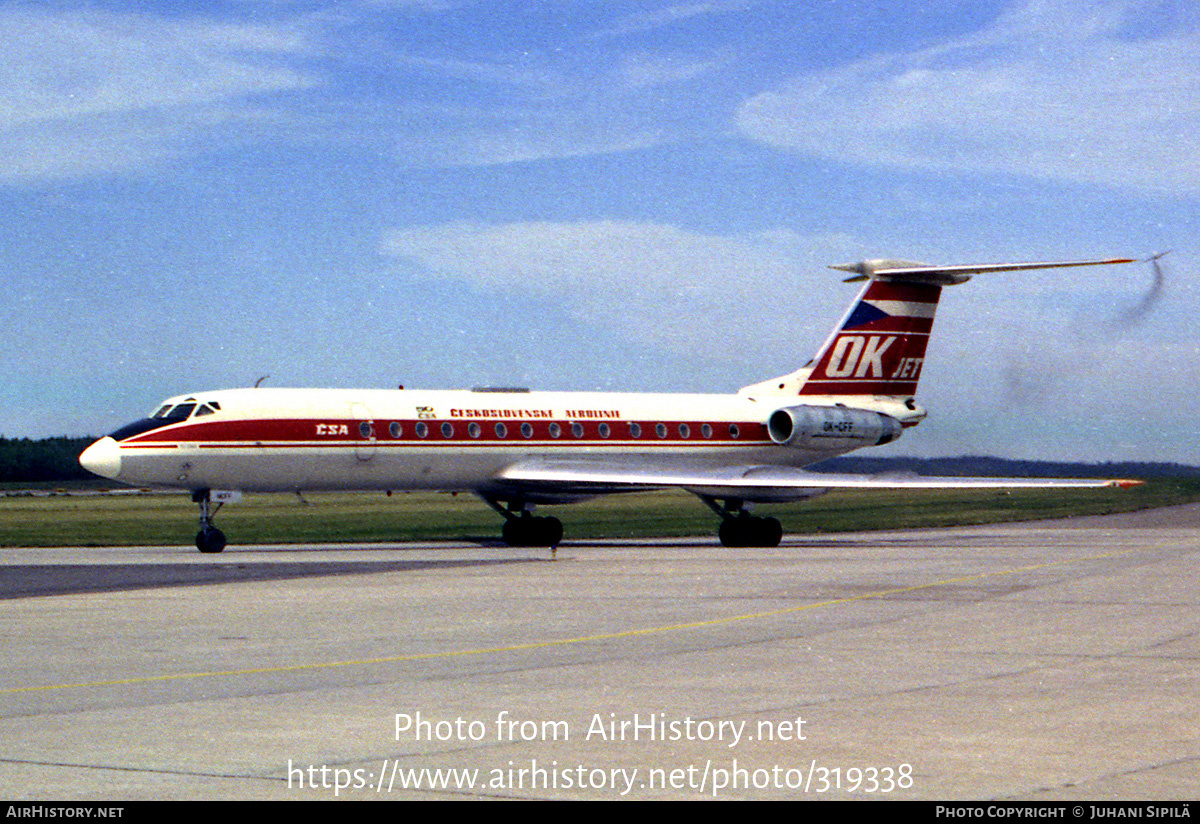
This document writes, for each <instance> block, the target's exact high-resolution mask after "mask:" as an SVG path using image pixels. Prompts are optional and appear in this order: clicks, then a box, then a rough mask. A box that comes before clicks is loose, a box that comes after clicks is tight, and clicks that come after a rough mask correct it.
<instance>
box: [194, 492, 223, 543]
mask: <svg viewBox="0 0 1200 824" xmlns="http://www.w3.org/2000/svg"><path fill="white" fill-rule="evenodd" d="M192 501H193V502H195V503H198V504H200V531H199V532H197V533H196V549H198V550H200V551H201V552H205V553H211V552H220V551H221V550H223V549H224V548H225V533H224V532H222V531H221V530H219V529H217V528H216V527H215V526H213V517H214V516H215V515H216V514H217V510H219V509H220V508H221V506H222V502H221V501H218V502H217V504H216V506H213V504H212V498H211V496H210V494H209V490H207V489H197V490H196V491H195V492H193V493H192Z"/></svg>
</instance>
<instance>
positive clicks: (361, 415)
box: [350, 403, 376, 463]
mask: <svg viewBox="0 0 1200 824" xmlns="http://www.w3.org/2000/svg"><path fill="white" fill-rule="evenodd" d="M350 417H352V418H353V419H354V430H353V432H352V434H351V437H353V438H354V457H356V458H358V460H360V461H363V462H364V463H365V462H366V461H369V460H371V459H372V458H374V457H375V437H376V435H375V420H374V419H373V418H372V417H371V410H370V409H367V407H366V406H364V405H363V404H361V403H352V404H350Z"/></svg>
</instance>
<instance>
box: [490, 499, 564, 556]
mask: <svg viewBox="0 0 1200 824" xmlns="http://www.w3.org/2000/svg"><path fill="white" fill-rule="evenodd" d="M483 500H484V501H486V502H487V505H488V506H490V507H491V508H492V509H494V510H496V511H497V512H499V513H500V514H501V515H503V516H504V527H503V528H502V529H501V530H500V537H502V538H503V539H504V542H505V543H506V544H508V545H509V546H548V547H556V546H558V545H559V543H560V542H561V541H562V537H563V525H562V521H560V520H558V518H554V517H551V516H540V515H534V514H533V504H530V503H526V502H525V501H521V500H510V501H508V502H507V503H508V505H507V506H504V505H503V504H502V503H501V502H500V500H498V499H496V498H487V497H485V498H484V499H483Z"/></svg>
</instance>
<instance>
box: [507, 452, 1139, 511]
mask: <svg viewBox="0 0 1200 824" xmlns="http://www.w3.org/2000/svg"><path fill="white" fill-rule="evenodd" d="M496 479H497V481H498V482H499V483H500V484H501V485H503V486H506V487H516V488H520V489H525V490H530V491H536V492H540V493H542V494H549V493H554V492H559V493H563V494H574V495H588V494H592V495H601V494H606V493H612V492H630V491H636V490H647V489H663V488H672V487H673V488H680V489H686V490H687V491H689V492H694V493H696V494H698V495H704V496H711V497H717V498H720V497H733V498H742V499H744V500H750V501H754V500H758V501H771V500H775V501H782V500H791V499H796V498H803V497H808V496H810V495H813V494H819V493H820V492H824V491H828V490H833V489H913V490H917V489H998V490H999V489H1039V488H1048V489H1068V488H1104V487H1122V488H1125V487H1129V486H1136V485H1138V484H1141V483H1142V482H1141V481H1135V480H1113V479H1105V478H973V477H934V476H921V475H888V474H881V475H845V474H832V473H823V472H807V471H805V470H803V469H797V468H794V467H786V466H770V465H755V466H738V467H712V468H710V467H683V468H676V467H669V466H659V465H637V464H632V463H605V462H602V461H563V460H527V461H519V462H517V463H515V464H512V465H511V466H509V467H507V468H506V469H504V470H502V471H501V472H500V473H499V474H498V475H497V476H496Z"/></svg>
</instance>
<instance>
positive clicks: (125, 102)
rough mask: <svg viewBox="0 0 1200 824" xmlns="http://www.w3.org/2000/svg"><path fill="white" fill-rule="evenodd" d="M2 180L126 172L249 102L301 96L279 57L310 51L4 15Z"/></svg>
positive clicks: (39, 14)
mask: <svg viewBox="0 0 1200 824" xmlns="http://www.w3.org/2000/svg"><path fill="white" fill-rule="evenodd" d="M0 38H3V40H4V42H5V49H6V56H5V60H4V61H3V64H2V65H0V152H2V153H3V154H4V155H5V156H6V157H7V158H8V159H9V161H8V162H7V163H6V164H5V165H4V169H3V171H0V179H7V180H9V181H22V180H30V179H45V178H63V177H71V176H74V175H78V174H84V173H96V172H106V171H114V170H124V169H128V168H131V167H136V166H138V165H142V164H144V163H146V162H151V161H155V160H158V159H161V158H163V157H169V156H172V155H174V154H175V153H177V152H178V151H180V150H181V149H182V148H183V146H184V145H186V144H187V142H188V141H189V140H192V139H194V135H195V133H196V130H197V129H199V128H203V127H205V126H208V125H212V124H215V123H224V122H227V121H229V120H231V119H237V118H242V117H247V118H252V119H253V118H257V117H258V116H259V115H258V113H257V112H256V111H255V110H254V108H253V106H247V105H246V102H247V101H248V100H251V99H253V98H255V97H257V96H260V95H265V94H269V93H275V92H281V91H289V90H294V89H300V88H305V87H307V86H309V85H310V84H311V82H312V81H311V80H310V79H308V78H306V77H305V76H303V75H302V74H301V73H299V72H297V71H296V70H294V69H292V68H289V67H287V66H286V65H283V63H284V61H282V60H281V59H280V58H282V57H288V56H295V55H298V54H303V53H305V52H306V50H307V47H306V45H305V42H304V37H303V36H302V35H301V34H300V33H299V32H298V31H295V30H292V29H289V28H287V27H267V26H259V25H249V24H232V23H228V24H222V23H204V22H197V21H189V20H170V19H164V18H154V17H147V16H142V15H135V14H111V13H106V12H91V11H89V12H62V11H56V10H50V9H38V8H34V7H29V6H18V7H10V8H8V9H5V10H4V11H3V12H0Z"/></svg>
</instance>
